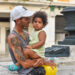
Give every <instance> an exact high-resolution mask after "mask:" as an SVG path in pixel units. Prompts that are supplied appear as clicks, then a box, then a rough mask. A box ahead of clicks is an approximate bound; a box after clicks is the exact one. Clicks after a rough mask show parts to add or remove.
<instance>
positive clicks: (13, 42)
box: [8, 37, 25, 62]
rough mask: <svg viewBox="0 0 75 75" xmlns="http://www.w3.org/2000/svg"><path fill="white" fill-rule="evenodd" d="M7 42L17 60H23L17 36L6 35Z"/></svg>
mask: <svg viewBox="0 0 75 75" xmlns="http://www.w3.org/2000/svg"><path fill="white" fill-rule="evenodd" d="M8 44H9V46H10V48H11V49H12V51H13V53H14V56H15V58H16V60H17V61H19V62H20V61H22V62H24V61H25V56H24V54H23V51H22V47H21V43H20V41H19V39H18V38H17V37H8Z"/></svg>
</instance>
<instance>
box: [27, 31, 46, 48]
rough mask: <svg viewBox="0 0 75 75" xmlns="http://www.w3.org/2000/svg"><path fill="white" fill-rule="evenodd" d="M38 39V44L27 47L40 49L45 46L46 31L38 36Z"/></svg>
mask: <svg viewBox="0 0 75 75" xmlns="http://www.w3.org/2000/svg"><path fill="white" fill-rule="evenodd" d="M38 38H39V41H38V42H37V43H35V44H33V45H27V46H26V47H27V48H32V49H35V48H39V47H41V46H43V45H44V44H45V40H46V33H45V31H41V32H40V33H39V35H38Z"/></svg>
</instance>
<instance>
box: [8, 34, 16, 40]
mask: <svg viewBox="0 0 75 75" xmlns="http://www.w3.org/2000/svg"><path fill="white" fill-rule="evenodd" d="M15 37H17V36H16V34H12V33H10V34H9V35H8V38H9V39H11V38H15Z"/></svg>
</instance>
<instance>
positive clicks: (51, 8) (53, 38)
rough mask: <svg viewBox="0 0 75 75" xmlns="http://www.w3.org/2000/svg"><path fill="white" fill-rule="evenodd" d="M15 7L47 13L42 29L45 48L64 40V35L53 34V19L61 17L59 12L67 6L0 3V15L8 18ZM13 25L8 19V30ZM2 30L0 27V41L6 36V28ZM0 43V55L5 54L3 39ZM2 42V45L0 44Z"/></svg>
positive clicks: (41, 3)
mask: <svg viewBox="0 0 75 75" xmlns="http://www.w3.org/2000/svg"><path fill="white" fill-rule="evenodd" d="M16 5H23V6H25V7H26V8H28V9H29V10H34V11H39V10H41V11H45V12H46V13H47V15H48V25H47V26H46V27H45V28H44V30H45V31H46V33H47V40H46V47H50V46H51V45H53V44H55V43H56V42H57V41H58V40H59V39H60V38H61V37H62V39H63V38H64V36H65V34H62V35H61V34H55V17H56V15H62V14H61V13H60V12H61V11H62V10H63V9H64V6H68V4H67V5H65V4H61V5H60V4H57V3H50V2H40V3H36V2H25V3H24V2H21V3H19V2H0V13H4V14H5V16H8V17H9V18H10V16H9V15H10V12H11V10H12V9H13V8H14V7H15V6H16ZM73 6H74V5H73ZM6 13H8V15H7V14H6ZM1 16H4V15H1ZM5 16H4V17H5ZM3 25H4V24H3ZM11 25H12V26H11ZM13 25H14V23H13V21H12V20H11V18H10V24H8V25H7V26H8V27H9V28H12V27H13ZM5 26H6V25H5ZM2 28H3V26H2V25H1V28H0V36H1V37H0V39H1V38H2V37H4V39H5V38H6V34H5V33H6V27H4V28H3V29H2ZM1 30H2V31H1ZM31 30H32V25H30V27H29V32H31ZM3 32H4V33H3ZM2 33H3V34H4V36H3V35H1V34H2ZM59 36H60V37H59ZM0 41H1V43H0V48H2V49H0V53H5V51H6V50H5V49H7V48H5V45H4V44H5V42H4V41H3V38H2V39H1V40H0ZM2 41H3V42H4V43H2ZM3 45H4V46H3ZM3 48H4V49H3Z"/></svg>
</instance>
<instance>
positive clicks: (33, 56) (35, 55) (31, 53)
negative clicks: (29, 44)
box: [24, 48, 40, 59]
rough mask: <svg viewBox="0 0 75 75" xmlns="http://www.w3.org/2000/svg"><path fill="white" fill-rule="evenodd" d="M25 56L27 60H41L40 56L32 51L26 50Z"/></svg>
mask: <svg viewBox="0 0 75 75" xmlns="http://www.w3.org/2000/svg"><path fill="white" fill-rule="evenodd" d="M24 56H25V58H26V59H28V58H31V59H38V58H40V56H39V55H37V54H36V52H34V51H33V50H31V49H27V48H26V49H24Z"/></svg>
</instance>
